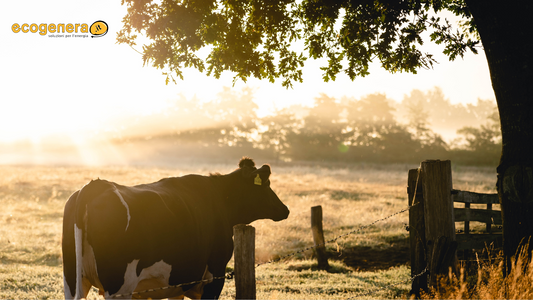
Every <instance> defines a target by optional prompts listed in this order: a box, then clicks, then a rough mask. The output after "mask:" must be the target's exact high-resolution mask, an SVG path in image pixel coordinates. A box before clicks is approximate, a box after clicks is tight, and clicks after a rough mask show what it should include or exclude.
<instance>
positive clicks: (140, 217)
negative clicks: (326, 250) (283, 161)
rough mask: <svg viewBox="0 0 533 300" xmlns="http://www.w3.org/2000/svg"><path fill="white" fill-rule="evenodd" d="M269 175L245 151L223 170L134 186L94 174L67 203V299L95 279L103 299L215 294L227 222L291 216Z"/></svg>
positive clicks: (227, 248) (228, 252)
mask: <svg viewBox="0 0 533 300" xmlns="http://www.w3.org/2000/svg"><path fill="white" fill-rule="evenodd" d="M270 174H271V169H270V166H268V165H263V166H262V167H261V168H259V169H257V168H256V167H255V163H254V161H253V160H252V159H250V158H247V157H244V158H242V159H241V160H240V162H239V168H238V169H236V170H235V171H233V172H231V173H229V174H226V175H221V174H218V173H216V174H210V175H209V176H201V175H185V176H182V177H171V178H164V179H161V180H159V181H157V182H154V183H149V184H140V185H136V186H123V185H120V184H117V183H114V182H110V181H106V180H102V179H97V180H92V181H91V182H89V183H88V184H86V185H85V186H83V187H82V188H81V189H80V190H78V191H76V192H74V193H73V194H72V195H71V196H70V198H69V199H68V201H67V202H66V204H65V211H64V217H63V237H62V251H63V275H64V292H65V298H66V299H72V298H75V299H79V298H86V297H87V294H88V293H89V290H90V288H91V286H95V287H96V288H98V290H99V293H100V295H103V296H104V297H105V298H106V299H119V298H120V299H131V298H143V299H147V298H156V299H157V298H159V299H161V298H178V299H182V298H183V297H185V296H186V297H189V298H193V299H197V298H204V299H217V298H218V297H219V296H220V293H221V292H222V288H223V286H224V275H225V271H226V265H227V263H228V262H229V260H230V259H231V256H232V254H233V239H232V237H233V226H234V225H237V224H249V223H251V222H253V221H255V220H259V219H271V220H273V221H281V220H284V219H286V218H287V217H288V216H289V209H288V208H287V206H285V205H284V204H283V203H282V202H281V201H280V199H279V198H278V196H277V195H276V194H275V193H274V191H273V190H272V189H271V188H270V180H269V177H270ZM182 284H186V285H182ZM180 285H181V286H180Z"/></svg>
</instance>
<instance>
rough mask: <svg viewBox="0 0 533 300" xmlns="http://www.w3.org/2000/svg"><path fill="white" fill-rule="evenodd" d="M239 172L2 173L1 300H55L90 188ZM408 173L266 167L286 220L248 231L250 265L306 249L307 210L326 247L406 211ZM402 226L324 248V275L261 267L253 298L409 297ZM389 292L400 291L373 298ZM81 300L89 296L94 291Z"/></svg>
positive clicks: (479, 181)
mask: <svg viewBox="0 0 533 300" xmlns="http://www.w3.org/2000/svg"><path fill="white" fill-rule="evenodd" d="M237 162H238V160H236V161H235V164H232V165H227V164H209V165H207V164H206V165H199V164H194V165H193V164H181V165H176V166H174V167H173V168H150V167H49V166H0V174H1V176H0V204H1V207H2V210H1V211H0V262H1V265H0V299H58V298H63V279H62V265H61V224H62V216H63V206H64V203H65V201H66V200H67V199H68V197H69V195H70V194H71V193H73V192H74V191H76V190H77V189H79V188H81V187H82V186H83V185H84V184H86V183H87V182H88V181H90V180H91V179H95V178H98V177H99V178H102V179H107V180H111V181H115V182H118V183H121V184H125V185H135V184H139V183H147V182H153V181H156V180H159V179H161V178H163V177H169V176H181V175H184V174H190V173H196V174H208V173H209V172H221V173H228V172H230V171H232V170H233V169H235V167H236V165H237ZM257 163H258V164H261V163H263V162H261V161H257ZM416 167H418V166H416V165H365V164H359V165H350V166H339V165H337V166H334V167H332V166H325V165H323V166H314V165H300V166H294V165H280V166H278V165H275V164H273V165H272V169H273V175H272V178H271V182H272V185H271V186H272V188H273V189H274V190H275V191H276V192H277V194H278V196H279V197H280V199H282V201H284V203H285V204H287V205H288V206H289V208H290V210H291V215H290V217H289V219H287V220H285V221H282V222H278V223H275V222H272V221H257V222H254V223H253V224H252V225H253V226H255V227H256V232H257V237H256V259H257V262H258V263H260V262H266V261H268V260H270V259H275V258H278V257H281V256H284V255H286V254H289V253H292V252H294V251H296V250H300V249H303V248H305V247H308V246H311V245H312V244H313V242H312V235H311V230H310V208H311V207H312V206H315V205H322V207H323V211H324V230H325V238H326V240H329V239H332V238H334V237H336V236H338V235H341V234H345V233H347V232H350V231H353V230H355V229H357V228H359V227H360V226H362V225H366V224H369V223H372V222H373V221H375V220H378V219H381V218H384V217H386V216H389V215H391V214H393V213H395V212H398V211H400V210H402V209H404V208H406V207H407V195H406V182H407V171H408V169H410V168H416ZM453 177H454V188H457V189H462V190H469V191H475V192H491V193H492V192H495V188H494V185H495V180H496V176H495V170H494V169H493V168H475V167H460V166H453ZM407 223H408V214H407V213H402V214H399V215H397V216H394V217H392V218H389V219H386V220H384V221H381V222H378V223H376V224H375V225H373V226H371V227H369V228H366V229H364V230H362V231H360V232H357V233H356V234H352V235H349V236H347V237H346V238H342V239H339V240H338V241H337V242H336V243H332V244H328V245H327V251H328V253H329V255H330V265H332V268H331V270H330V271H329V272H326V271H318V270H316V262H315V261H314V260H313V252H312V251H307V252H304V253H301V254H299V255H295V256H291V257H290V258H289V259H284V260H282V261H280V262H276V263H272V264H266V265H262V266H259V267H258V268H257V269H256V275H257V290H258V298H260V299H263V298H265V299H294V298H299V299H303V298H305V299H347V298H351V297H356V296H359V295H361V294H365V293H370V292H371V293H370V294H369V295H366V296H363V297H362V298H397V297H404V296H403V295H404V294H405V293H406V292H407V291H408V290H409V288H410V283H409V282H408V279H409V276H410V270H409V265H408V261H409V252H408V246H407V240H406V239H407V237H408V232H407V231H406V230H405V225H406V224H407ZM232 264H233V262H230V264H229V266H230V267H231V266H232ZM400 282H403V283H400ZM396 283H400V284H397V285H395V286H394V287H391V288H386V289H381V290H379V288H380V287H383V286H386V285H389V284H396ZM376 290H377V291H376ZM234 295H235V290H234V282H233V280H229V281H227V283H226V286H225V288H224V291H223V295H222V297H223V298H224V299H232V298H234ZM89 298H97V294H96V293H95V292H94V291H93V292H91V294H90V295H89Z"/></svg>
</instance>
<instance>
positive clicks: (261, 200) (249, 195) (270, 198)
mask: <svg viewBox="0 0 533 300" xmlns="http://www.w3.org/2000/svg"><path fill="white" fill-rule="evenodd" d="M270 174H271V171H270V166H268V165H263V166H262V167H261V168H259V169H257V168H256V167H255V163H254V161H253V160H252V159H250V158H247V157H244V158H242V159H241V161H240V162H239V169H237V170H236V171H235V172H233V173H232V175H234V176H235V177H233V178H234V180H236V181H239V184H238V185H237V190H236V191H234V194H233V195H234V197H232V198H234V199H235V200H236V201H237V203H236V204H237V205H238V213H239V214H241V216H239V217H238V218H239V219H241V218H243V220H244V222H243V223H250V222H253V221H255V220H259V219H271V220H274V221H281V220H284V219H286V218H287V217H288V216H289V209H288V208H287V206H285V204H283V203H282V202H281V200H280V199H279V198H278V196H277V195H276V193H274V191H273V190H272V189H271V188H270Z"/></svg>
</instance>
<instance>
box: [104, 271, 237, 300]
mask: <svg viewBox="0 0 533 300" xmlns="http://www.w3.org/2000/svg"><path fill="white" fill-rule="evenodd" d="M233 275H234V273H233V272H229V273H226V274H225V275H224V276H218V277H213V278H211V279H202V280H197V281H192V282H187V283H180V284H176V285H169V286H165V287H160V288H153V289H147V290H144V291H139V292H132V293H127V294H115V295H112V296H109V298H117V297H126V296H133V295H140V294H144V293H152V292H158V291H163V290H168V289H174V288H179V287H182V286H186V285H193V284H199V283H202V282H209V281H213V280H220V279H233Z"/></svg>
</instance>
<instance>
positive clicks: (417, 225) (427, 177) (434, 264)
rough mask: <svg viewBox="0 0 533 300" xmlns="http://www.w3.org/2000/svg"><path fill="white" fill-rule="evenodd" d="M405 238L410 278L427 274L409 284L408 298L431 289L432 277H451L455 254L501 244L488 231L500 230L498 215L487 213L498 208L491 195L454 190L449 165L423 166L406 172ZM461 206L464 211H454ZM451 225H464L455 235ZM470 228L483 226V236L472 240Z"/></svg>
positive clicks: (432, 163)
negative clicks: (456, 204)
mask: <svg viewBox="0 0 533 300" xmlns="http://www.w3.org/2000/svg"><path fill="white" fill-rule="evenodd" d="M407 193H408V197H409V200H408V201H409V206H412V207H411V209H410V210H409V233H410V234H409V236H410V247H411V248H410V249H411V274H412V276H415V275H417V274H420V273H421V272H423V271H424V270H426V268H427V273H426V274H427V276H418V277H416V278H415V279H414V280H413V281H412V292H413V293H415V294H418V293H419V291H420V290H421V289H422V290H427V288H428V285H432V286H433V285H435V283H436V279H437V277H438V275H446V274H448V271H449V268H452V270H453V271H455V268H456V265H457V250H468V249H482V248H484V247H486V245H488V244H490V243H493V242H500V243H501V233H494V232H493V230H492V225H501V224H502V217H501V211H498V210H493V209H492V204H495V203H499V200H498V195H497V194H480V193H473V192H467V191H459V190H454V189H453V186H452V171H451V163H450V161H449V160H446V161H439V160H428V161H424V162H422V163H421V165H420V168H419V169H413V170H409V173H408V179H407ZM454 202H459V203H464V208H456V207H454ZM471 204H485V205H486V209H481V208H471V207H470V206H471ZM455 222H464V227H463V231H462V233H460V234H456V229H455ZM470 222H482V223H485V228H484V229H485V230H484V231H485V232H484V233H478V234H474V233H472V231H471V230H470V225H471V223H470Z"/></svg>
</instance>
